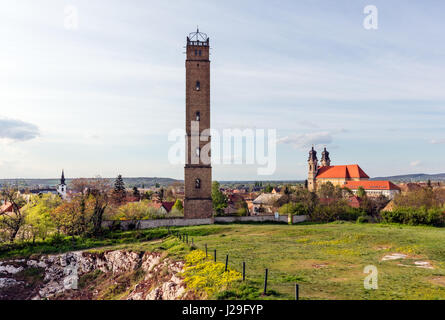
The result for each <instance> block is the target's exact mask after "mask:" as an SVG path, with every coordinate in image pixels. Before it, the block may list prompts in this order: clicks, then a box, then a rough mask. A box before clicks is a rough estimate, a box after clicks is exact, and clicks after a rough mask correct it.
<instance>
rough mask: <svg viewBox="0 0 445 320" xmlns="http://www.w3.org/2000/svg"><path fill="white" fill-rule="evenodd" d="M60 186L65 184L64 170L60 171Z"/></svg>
mask: <svg viewBox="0 0 445 320" xmlns="http://www.w3.org/2000/svg"><path fill="white" fill-rule="evenodd" d="M60 184H63V185H64V184H65V172H64V170H63V169H62V177H61V178H60Z"/></svg>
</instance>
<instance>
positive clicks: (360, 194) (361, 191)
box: [357, 186, 366, 199]
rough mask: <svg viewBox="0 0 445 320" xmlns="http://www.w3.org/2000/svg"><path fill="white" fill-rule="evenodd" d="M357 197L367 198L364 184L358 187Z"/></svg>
mask: <svg viewBox="0 0 445 320" xmlns="http://www.w3.org/2000/svg"><path fill="white" fill-rule="evenodd" d="M357 197H359V198H360V199H364V198H366V191H365V189H364V188H363V187H362V186H360V187H358V189H357Z"/></svg>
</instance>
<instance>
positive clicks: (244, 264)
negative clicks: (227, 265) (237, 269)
mask: <svg viewBox="0 0 445 320" xmlns="http://www.w3.org/2000/svg"><path fill="white" fill-rule="evenodd" d="M245 280H246V262H243V281H245Z"/></svg>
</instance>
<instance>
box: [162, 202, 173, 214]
mask: <svg viewBox="0 0 445 320" xmlns="http://www.w3.org/2000/svg"><path fill="white" fill-rule="evenodd" d="M174 205H175V202H174V201H173V202H162V206H163V207H164V208H165V210H167V212H170V211H171V210H172V208H173V206H174Z"/></svg>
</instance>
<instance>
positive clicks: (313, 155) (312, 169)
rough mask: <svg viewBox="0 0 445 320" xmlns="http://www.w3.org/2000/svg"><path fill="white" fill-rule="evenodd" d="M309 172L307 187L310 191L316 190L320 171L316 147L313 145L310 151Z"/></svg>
mask: <svg viewBox="0 0 445 320" xmlns="http://www.w3.org/2000/svg"><path fill="white" fill-rule="evenodd" d="M308 164H309V173H308V178H307V188H308V190H309V191H316V189H317V186H316V177H317V173H318V159H317V151H315V149H314V147H312V149H311V151H309V159H308Z"/></svg>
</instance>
